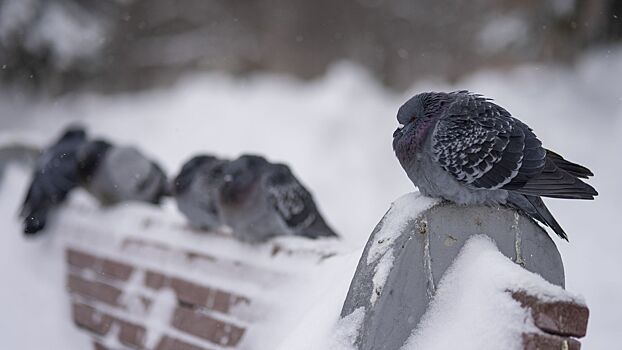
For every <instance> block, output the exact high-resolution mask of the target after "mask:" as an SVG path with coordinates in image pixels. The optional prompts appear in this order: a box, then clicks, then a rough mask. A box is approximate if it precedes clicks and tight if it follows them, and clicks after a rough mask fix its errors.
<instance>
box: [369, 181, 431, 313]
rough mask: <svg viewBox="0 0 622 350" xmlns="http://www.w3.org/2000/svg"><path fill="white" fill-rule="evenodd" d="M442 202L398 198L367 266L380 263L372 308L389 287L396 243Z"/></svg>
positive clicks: (375, 240)
mask: <svg viewBox="0 0 622 350" xmlns="http://www.w3.org/2000/svg"><path fill="white" fill-rule="evenodd" d="M439 202H440V200H438V199H434V198H429V197H425V196H423V195H422V194H421V193H419V192H413V193H408V194H405V195H403V196H402V197H400V198H398V199H397V200H396V201H395V202H393V204H392V205H391V208H390V209H389V211H388V212H387V214H386V215H385V216H384V218H383V219H382V222H381V223H380V230H378V232H376V233H375V234H374V237H373V242H372V245H371V247H370V248H369V252H368V255H367V264H368V265H369V264H373V263H377V265H376V267H375V269H374V276H373V278H372V283H373V293H372V294H371V300H370V301H371V303H372V305H373V304H374V303H375V302H376V300H377V299H378V296H379V295H380V294H381V292H382V288H383V287H384V284H385V283H386V280H387V277H388V276H389V271H391V268H392V267H393V260H394V256H393V249H392V248H391V247H392V243H393V241H394V240H395V239H396V238H397V237H399V236H400V235H401V234H402V233H403V231H404V229H405V228H406V226H407V225H408V224H409V223H411V222H412V221H414V220H415V219H416V218H417V217H418V216H419V215H420V214H421V213H422V212H423V211H425V210H427V209H429V208H431V207H433V206H434V205H435V204H438V203H439Z"/></svg>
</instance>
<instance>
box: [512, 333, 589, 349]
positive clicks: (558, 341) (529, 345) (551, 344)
mask: <svg viewBox="0 0 622 350" xmlns="http://www.w3.org/2000/svg"><path fill="white" fill-rule="evenodd" d="M523 349H524V350H580V349H581V343H580V342H579V341H578V340H576V339H573V338H567V337H560V336H557V335H550V334H536V333H529V334H523Z"/></svg>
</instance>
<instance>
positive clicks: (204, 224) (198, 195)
mask: <svg viewBox="0 0 622 350" xmlns="http://www.w3.org/2000/svg"><path fill="white" fill-rule="evenodd" d="M225 164H227V161H226V160H224V159H219V158H216V157H214V156H209V155H198V156H195V157H193V158H191V159H190V160H189V161H187V162H186V163H185V164H184V165H183V166H182V168H181V171H180V172H179V174H178V175H177V177H175V179H174V180H173V184H172V185H171V188H172V194H173V196H174V197H175V201H176V202H177V208H178V209H179V211H180V212H181V213H182V214H184V216H185V217H186V218H187V219H188V222H189V224H190V226H192V227H194V228H197V229H201V230H214V229H219V228H221V227H222V226H223V223H222V219H221V215H220V209H219V205H218V188H219V187H220V185H221V184H222V182H223V179H224V176H223V167H224V165H225Z"/></svg>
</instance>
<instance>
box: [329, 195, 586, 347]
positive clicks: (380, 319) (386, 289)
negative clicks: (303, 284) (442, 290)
mask: <svg viewBox="0 0 622 350" xmlns="http://www.w3.org/2000/svg"><path fill="white" fill-rule="evenodd" d="M477 235H485V236H488V237H489V238H490V240H491V242H492V246H493V247H494V246H496V247H495V252H497V253H499V254H498V255H499V256H500V257H501V258H503V260H505V261H507V262H508V263H509V264H510V265H511V266H513V267H514V268H515V269H517V270H518V271H519V272H518V273H526V274H528V275H530V276H534V277H537V278H538V279H539V281H540V282H539V283H541V284H545V285H547V286H551V287H554V286H555V288H557V289H556V292H555V293H557V294H560V295H561V294H565V293H566V292H565V291H564V290H563V287H564V268H563V264H562V260H561V257H560V254H559V252H558V250H557V247H556V246H555V244H554V243H553V241H552V240H551V238H550V237H549V235H548V234H547V233H546V232H545V231H544V230H543V229H542V228H541V227H540V226H538V225H537V224H536V223H534V222H533V221H531V220H530V219H529V218H527V217H525V216H523V215H520V214H519V213H517V212H516V211H514V210H512V209H508V208H503V207H488V206H459V205H455V204H450V203H445V202H440V201H438V200H434V199H430V198H427V197H424V196H422V195H421V194H419V193H410V194H407V195H404V196H402V197H401V198H399V199H398V200H397V201H395V202H394V203H393V205H392V206H391V208H390V209H389V211H388V212H387V213H386V214H385V216H384V217H383V218H382V220H381V221H380V223H379V224H378V225H377V226H376V228H375V229H374V231H373V232H372V234H371V236H370V238H369V241H368V242H367V245H366V247H365V249H364V251H363V255H362V257H361V260H360V261H359V264H358V267H357V271H356V273H355V275H354V278H353V280H352V283H351V285H350V290H349V292H348V295H347V297H346V301H345V303H344V306H343V309H342V312H341V316H342V317H344V318H347V316H348V315H352V314H356V315H359V314H360V313H361V312H364V316H363V317H362V318H359V319H360V322H361V324H360V327H359V329H358V334H357V335H356V340H355V344H354V345H355V347H356V348H357V349H361V350H362V349H365V350H367V349H374V350H379V349H385V350H392V349H395V350H397V349H402V347H403V346H404V344H405V343H406V342H407V340H408V339H409V338H410V336H411V334H413V331H414V330H415V329H416V328H417V326H418V325H419V324H420V321H421V319H422V316H423V315H424V314H425V313H426V310H428V308H429V305H430V301H431V300H432V298H433V297H434V296H435V295H436V294H437V288H438V287H439V283H441V278H442V277H443V276H444V275H445V271H446V270H447V269H448V268H449V267H450V266H452V263H453V262H454V261H455V260H456V258H457V256H458V255H459V254H460V252H461V250H462V248H463V246H465V243H466V242H467V241H468V240H469V238H470V237H473V236H477ZM501 254H503V255H501ZM503 256H505V257H507V258H509V260H508V259H507V258H504V257H503ZM510 260H511V261H512V262H514V263H515V264H513V263H511V262H510ZM460 263H462V264H464V262H460ZM469 264H470V263H469ZM518 265H520V266H522V267H523V268H524V269H523V268H519V267H518ZM528 271H531V272H533V273H535V274H537V275H539V276H537V275H535V274H533V273H529V272H528ZM487 272H488V273H489V274H490V275H491V276H487V277H486V278H490V279H494V278H496V276H495V272H494V271H492V272H490V271H488V270H485V271H481V273H482V274H483V275H486V273H487ZM540 276H541V277H540ZM475 283H477V282H475ZM515 287H516V286H511V285H507V286H506V287H505V288H504V290H503V291H504V292H505V293H504V294H507V297H508V298H511V292H510V293H507V291H514V290H517V289H516V288H515ZM446 288H450V287H446ZM555 293H553V294H555ZM514 303H515V304H517V305H518V302H516V301H515V302H514ZM359 316H360V315H359ZM470 317H471V318H472V320H473V322H478V315H477V314H474V315H470ZM357 318H358V317H357ZM586 322H587V319H586ZM446 336H447V337H451V336H452V335H450V334H446Z"/></svg>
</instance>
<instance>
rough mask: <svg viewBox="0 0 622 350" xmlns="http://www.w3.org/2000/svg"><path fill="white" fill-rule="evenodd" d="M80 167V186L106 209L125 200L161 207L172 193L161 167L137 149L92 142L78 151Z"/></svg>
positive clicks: (100, 141) (98, 141)
mask: <svg viewBox="0 0 622 350" xmlns="http://www.w3.org/2000/svg"><path fill="white" fill-rule="evenodd" d="M78 167H79V169H78V174H79V179H80V183H81V186H82V187H83V188H85V189H86V190H87V191H88V192H90V193H91V194H92V195H93V196H94V197H95V198H97V199H98V200H99V202H100V203H101V204H102V205H104V206H110V205H114V204H118V203H121V202H126V201H141V202H148V203H152V204H159V203H160V201H161V199H162V197H164V196H166V195H167V194H168V192H169V191H168V182H167V180H166V175H165V174H164V171H162V168H160V166H159V165H158V164H157V163H155V162H154V161H152V160H150V159H148V158H147V157H146V156H145V155H144V154H142V153H141V152H140V151H139V150H137V149H136V148H134V147H129V146H116V145H113V144H111V143H110V142H108V141H105V140H93V141H89V142H88V143H86V144H84V145H83V146H82V147H81V149H80V150H79V152H78Z"/></svg>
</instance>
